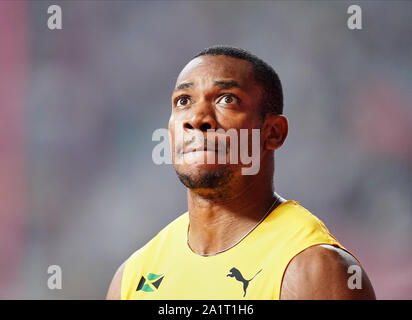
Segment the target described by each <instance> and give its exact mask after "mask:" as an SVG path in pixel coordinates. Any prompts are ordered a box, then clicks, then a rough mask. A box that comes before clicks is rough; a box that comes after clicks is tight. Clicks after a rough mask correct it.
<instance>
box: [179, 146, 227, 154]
mask: <svg viewBox="0 0 412 320" xmlns="http://www.w3.org/2000/svg"><path fill="white" fill-rule="evenodd" d="M195 152H214V153H222V152H224V150H222V149H215V148H207V147H198V148H194V147H190V148H185V149H184V150H183V152H182V154H188V153H195Z"/></svg>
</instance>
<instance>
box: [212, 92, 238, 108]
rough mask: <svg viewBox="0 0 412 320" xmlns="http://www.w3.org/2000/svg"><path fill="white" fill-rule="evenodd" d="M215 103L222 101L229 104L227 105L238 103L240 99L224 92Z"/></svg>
mask: <svg viewBox="0 0 412 320" xmlns="http://www.w3.org/2000/svg"><path fill="white" fill-rule="evenodd" d="M216 103H217V104H220V103H223V104H229V105H233V104H235V105H236V104H239V103H240V99H239V98H238V97H237V96H235V95H234V94H232V93H227V94H224V95H223V96H220V97H219V99H218V100H217V102H216Z"/></svg>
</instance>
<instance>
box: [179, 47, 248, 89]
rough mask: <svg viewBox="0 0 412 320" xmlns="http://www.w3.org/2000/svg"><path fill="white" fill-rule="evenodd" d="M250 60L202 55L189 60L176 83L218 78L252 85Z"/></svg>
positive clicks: (245, 85) (242, 84) (243, 85)
mask: <svg viewBox="0 0 412 320" xmlns="http://www.w3.org/2000/svg"><path fill="white" fill-rule="evenodd" d="M253 75H254V73H253V65H252V63H251V62H249V61H246V60H242V59H237V58H233V57H228V56H224V55H218V56H211V55H204V56H200V57H197V58H195V59H193V60H191V61H190V62H189V63H188V64H187V65H186V66H185V67H184V68H183V70H182V71H181V72H180V74H179V76H178V78H177V80H176V85H179V84H180V83H184V82H193V83H195V84H196V83H197V82H205V81H206V82H207V81H208V80H209V81H214V80H219V79H231V80H236V81H237V82H238V83H239V84H240V85H241V86H242V87H245V88H247V87H252V86H253V87H254V86H255V81H254V77H253Z"/></svg>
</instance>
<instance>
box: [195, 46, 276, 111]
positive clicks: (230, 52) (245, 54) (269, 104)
mask: <svg viewBox="0 0 412 320" xmlns="http://www.w3.org/2000/svg"><path fill="white" fill-rule="evenodd" d="M204 55H211V56H219V55H224V56H228V57H233V58H237V59H242V60H246V61H249V62H251V63H252V64H253V70H254V73H255V79H256V82H257V83H258V84H259V85H261V87H262V89H263V97H262V100H261V101H262V104H263V106H262V112H263V116H265V115H266V114H267V113H271V114H282V113H283V91H282V84H281V82H280V79H279V77H278V75H277V73H276V72H275V70H274V69H273V68H272V67H271V66H270V65H269V64H267V63H266V62H265V61H263V60H262V59H260V58H258V57H257V56H255V55H254V54H252V53H250V52H249V51H247V50H244V49H241V48H236V47H232V46H224V45H217V46H212V47H209V48H206V49H203V50H202V51H200V52H199V53H197V54H196V55H195V56H194V57H193V58H192V59H194V58H197V57H199V56H204Z"/></svg>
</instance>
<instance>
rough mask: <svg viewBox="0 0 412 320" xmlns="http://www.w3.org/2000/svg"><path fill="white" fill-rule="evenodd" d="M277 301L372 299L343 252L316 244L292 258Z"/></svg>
mask: <svg viewBox="0 0 412 320" xmlns="http://www.w3.org/2000/svg"><path fill="white" fill-rule="evenodd" d="M280 298H281V299H299V300H306V299H308V300H313V299H335V300H365V299H366V300H367V299H369V300H374V299H376V297H375V292H374V290H373V287H372V284H371V282H370V280H369V278H368V276H367V274H366V272H365V270H363V268H362V266H361V265H360V264H359V262H358V261H357V260H356V259H355V258H354V257H353V256H352V255H351V254H350V253H348V252H346V251H345V250H343V249H341V248H338V247H335V246H332V245H316V246H313V247H309V248H307V249H306V250H304V251H302V252H301V253H299V254H298V255H296V256H295V257H294V258H293V259H292V261H291V262H290V263H289V265H288V267H287V268H286V271H285V273H284V276H283V281H282V287H281V293H280Z"/></svg>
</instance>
